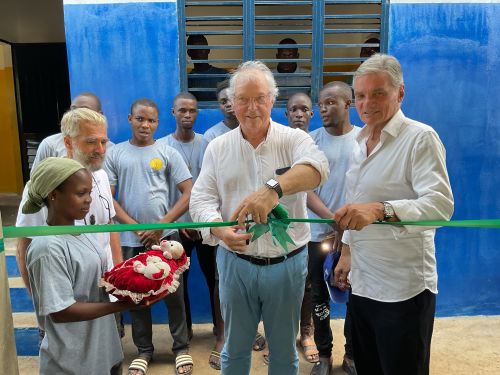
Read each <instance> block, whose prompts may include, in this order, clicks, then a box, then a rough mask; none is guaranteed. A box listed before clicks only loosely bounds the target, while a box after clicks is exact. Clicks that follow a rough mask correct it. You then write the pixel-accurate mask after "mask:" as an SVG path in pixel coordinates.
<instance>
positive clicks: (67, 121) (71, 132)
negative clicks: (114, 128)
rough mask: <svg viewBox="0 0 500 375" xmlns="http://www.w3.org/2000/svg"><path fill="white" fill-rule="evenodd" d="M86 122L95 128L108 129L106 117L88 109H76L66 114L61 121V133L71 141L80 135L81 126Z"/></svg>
mask: <svg viewBox="0 0 500 375" xmlns="http://www.w3.org/2000/svg"><path fill="white" fill-rule="evenodd" d="M84 122H88V123H91V124H92V125H94V126H104V127H105V128H107V127H108V123H107V121H106V117H104V115H103V114H101V113H99V112H96V111H93V110H91V109H88V108H75V109H71V110H69V111H68V112H66V113H65V114H64V116H63V118H62V119H61V132H62V133H63V135H64V136H68V137H70V138H71V139H73V138H76V137H78V136H79V135H80V125H81V124H82V123H84Z"/></svg>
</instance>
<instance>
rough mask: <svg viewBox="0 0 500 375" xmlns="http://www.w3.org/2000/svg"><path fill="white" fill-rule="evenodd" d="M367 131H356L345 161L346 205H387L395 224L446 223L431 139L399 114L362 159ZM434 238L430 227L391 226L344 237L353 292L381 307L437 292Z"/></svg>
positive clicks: (442, 179) (447, 190) (437, 150)
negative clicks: (374, 301) (385, 303)
mask: <svg viewBox="0 0 500 375" xmlns="http://www.w3.org/2000/svg"><path fill="white" fill-rule="evenodd" d="M369 131H370V130H369V129H368V128H367V127H366V126H365V127H364V128H363V129H362V131H361V132H360V134H359V135H358V137H357V143H356V145H355V148H354V151H353V154H352V155H351V165H350V168H349V170H348V172H347V175H346V198H347V202H348V203H369V202H383V201H386V202H389V203H390V204H391V205H392V207H394V211H395V213H396V215H397V216H398V218H399V219H400V220H401V221H415V220H448V219H449V218H450V217H451V214H452V213H453V195H452V192H451V187H450V182H449V179H448V173H447V171H446V162H445V149H444V147H443V145H442V143H441V141H440V139H439V137H438V135H437V133H436V132H435V131H434V130H433V129H432V128H431V127H429V126H427V125H425V124H422V123H419V122H417V121H413V120H411V119H408V118H406V117H405V116H404V114H403V112H402V111H401V110H400V111H399V112H397V113H396V114H395V115H394V117H393V118H392V119H391V120H390V121H389V122H388V123H387V125H386V126H385V127H384V128H383V130H382V133H381V135H380V142H379V144H378V145H377V146H376V147H375V148H374V150H373V151H372V153H371V154H370V156H368V157H367V149H366V142H367V140H368V136H369ZM434 234H435V230H434V229H430V228H428V227H427V228H426V227H418V226H407V227H402V226H394V225H368V226H367V227H365V228H363V229H362V230H361V231H354V230H350V231H346V232H345V235H344V238H343V241H344V242H345V243H347V244H348V245H349V246H350V248H351V254H352V255H351V276H350V281H351V285H352V293H353V294H355V295H358V296H362V297H367V298H371V299H374V300H377V301H382V302H397V301H404V300H407V299H409V298H412V297H414V296H416V295H417V294H419V293H420V292H422V291H424V290H425V289H429V290H430V291H431V292H433V293H437V272H436V258H435V247H434Z"/></svg>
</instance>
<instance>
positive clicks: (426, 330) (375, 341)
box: [350, 290, 436, 375]
mask: <svg viewBox="0 0 500 375" xmlns="http://www.w3.org/2000/svg"><path fill="white" fill-rule="evenodd" d="M350 305H351V306H350V309H351V314H352V330H353V348H354V361H355V362H356V370H357V371H358V374H359V375H363V374H370V375H378V374H381V375H401V374H405V375H428V374H429V360H430V348H431V338H432V330H433V326H434V312H435V307H436V295H435V294H433V293H431V292H430V291H429V290H425V291H423V292H422V293H420V294H418V295H416V296H415V297H413V298H410V299H408V300H406V301H402V302H392V303H389V302H379V301H374V300H372V299H369V298H364V297H359V296H355V295H351V300H350Z"/></svg>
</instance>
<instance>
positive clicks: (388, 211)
mask: <svg viewBox="0 0 500 375" xmlns="http://www.w3.org/2000/svg"><path fill="white" fill-rule="evenodd" d="M380 203H382V204H383V205H384V221H389V220H390V219H392V218H393V217H394V216H395V213H394V208H393V207H392V205H391V204H390V203H389V202H380Z"/></svg>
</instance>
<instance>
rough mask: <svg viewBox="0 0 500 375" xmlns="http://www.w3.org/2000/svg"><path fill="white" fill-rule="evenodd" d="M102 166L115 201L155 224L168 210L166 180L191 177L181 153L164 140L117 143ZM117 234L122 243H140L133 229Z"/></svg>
mask: <svg viewBox="0 0 500 375" xmlns="http://www.w3.org/2000/svg"><path fill="white" fill-rule="evenodd" d="M104 168H105V170H106V172H107V173H108V178H109V183H110V185H111V186H116V188H117V193H118V194H117V199H118V203H120V205H121V206H122V208H123V209H124V210H125V211H126V212H127V214H128V215H129V216H130V217H132V218H133V219H134V220H135V221H137V222H138V223H141V224H143V223H144V224H145V223H157V222H158V221H159V220H160V219H161V218H162V217H163V216H165V215H166V214H167V212H168V210H170V207H171V206H170V199H169V198H170V197H169V191H170V187H169V186H170V181H173V184H175V185H178V184H180V183H181V182H183V181H186V180H187V179H190V178H191V173H189V170H188V167H187V166H186V163H185V162H184V160H183V159H182V156H181V155H180V154H179V152H178V151H177V150H175V149H174V148H172V147H170V146H168V145H167V144H166V143H165V142H155V143H153V144H152V145H150V146H145V147H138V146H134V145H132V144H130V142H129V141H126V142H122V143H119V144H117V145H115V146H114V147H113V148H112V149H111V150H110V151H109V153H108V155H107V157H106V161H105V163H104ZM171 232H172V231H171V230H170V231H164V233H163V236H166V235H168V234H169V233H171ZM120 236H121V244H122V246H130V247H140V246H142V244H141V242H140V241H139V237H137V235H136V234H135V233H134V232H122V233H121V234H120Z"/></svg>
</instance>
